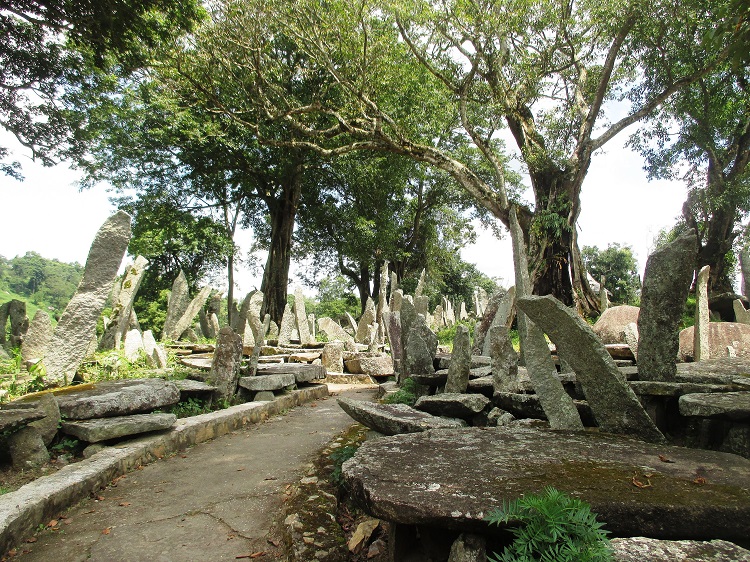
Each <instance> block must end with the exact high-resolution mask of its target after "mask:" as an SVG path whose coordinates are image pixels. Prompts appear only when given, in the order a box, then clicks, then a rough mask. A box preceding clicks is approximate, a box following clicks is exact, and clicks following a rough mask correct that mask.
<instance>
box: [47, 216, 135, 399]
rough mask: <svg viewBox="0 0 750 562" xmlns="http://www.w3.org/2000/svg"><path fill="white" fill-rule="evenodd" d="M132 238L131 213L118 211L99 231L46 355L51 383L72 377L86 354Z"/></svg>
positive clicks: (48, 377)
mask: <svg viewBox="0 0 750 562" xmlns="http://www.w3.org/2000/svg"><path fill="white" fill-rule="evenodd" d="M129 242H130V215H129V214H127V213H126V212H124V211H118V212H117V213H115V214H114V215H112V216H111V217H109V218H108V219H107V220H106V221H104V224H102V226H101V228H100V229H99V232H97V234H96V237H95V238H94V242H93V243H92V244H91V249H90V250H89V255H88V258H87V259H86V267H85V268H84V271H83V277H82V278H81V282H80V283H79V285H78V289H76V292H75V294H74V295H73V298H71V299H70V302H69V303H68V306H67V307H65V311H64V312H63V313H62V316H61V317H60V320H59V322H58V323H57V327H56V328H55V331H54V333H53V334H52V338H50V342H49V346H48V348H47V349H48V350H47V354H46V356H45V358H44V366H45V368H46V369H47V381H48V383H49V384H52V385H58V384H61V383H63V382H64V381H66V380H67V381H71V380H72V379H73V376H74V375H75V372H76V370H77V369H78V366H79V365H80V364H81V361H83V359H84V358H85V357H86V351H87V350H88V346H89V342H90V341H91V339H92V338H93V337H94V336H95V335H96V322H97V320H98V319H99V316H101V314H102V311H103V310H104V305H105V304H106V302H107V297H108V296H109V293H110V291H111V290H112V285H113V284H114V281H115V276H116V275H117V270H118V269H119V268H120V264H121V263H122V258H123V256H124V255H125V251H126V250H127V248H128V243H129Z"/></svg>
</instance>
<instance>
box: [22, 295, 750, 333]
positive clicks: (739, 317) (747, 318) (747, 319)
mask: <svg viewBox="0 0 750 562" xmlns="http://www.w3.org/2000/svg"><path fill="white" fill-rule="evenodd" d="M732 309H733V310H734V321H735V322H737V323H738V324H750V310H746V309H745V305H744V304H742V301H741V300H740V299H734V301H732ZM29 332H31V328H29ZM24 343H25V342H24Z"/></svg>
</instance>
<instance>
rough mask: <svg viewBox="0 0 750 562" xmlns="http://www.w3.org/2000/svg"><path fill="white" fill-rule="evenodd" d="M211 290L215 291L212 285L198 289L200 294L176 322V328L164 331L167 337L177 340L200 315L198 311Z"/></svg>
mask: <svg viewBox="0 0 750 562" xmlns="http://www.w3.org/2000/svg"><path fill="white" fill-rule="evenodd" d="M211 291H213V289H211V287H203V288H202V289H201V290H200V291H198V294H197V295H196V296H195V298H194V299H193V300H191V301H190V304H188V306H187V309H186V310H185V312H184V313H183V315H182V316H181V317H180V318H179V320H177V322H175V325H174V329H173V330H172V331H171V332H170V333H166V332H163V333H166V337H167V339H171V340H177V339H179V338H180V336H181V335H182V334H183V333H184V332H186V331H187V330H188V329H189V328H190V325H191V324H192V323H193V320H194V319H195V317H196V316H198V312H199V311H200V309H201V308H203V305H204V304H206V301H207V300H208V297H210V296H211Z"/></svg>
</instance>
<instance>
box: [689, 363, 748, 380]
mask: <svg viewBox="0 0 750 562" xmlns="http://www.w3.org/2000/svg"><path fill="white" fill-rule="evenodd" d="M738 377H746V378H748V379H749V380H750V357H722V358H719V359H708V360H706V361H698V362H697V363H677V380H678V381H683V382H696V383H704V384H732V382H733V380H734V379H736V378H738Z"/></svg>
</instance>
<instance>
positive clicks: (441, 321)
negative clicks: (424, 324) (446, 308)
mask: <svg viewBox="0 0 750 562" xmlns="http://www.w3.org/2000/svg"><path fill="white" fill-rule="evenodd" d="M432 325H433V326H435V329H436V330H441V329H442V328H443V327H445V314H444V313H443V305H442V304H439V305H437V306H436V307H435V310H434V311H433V312H432Z"/></svg>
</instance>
